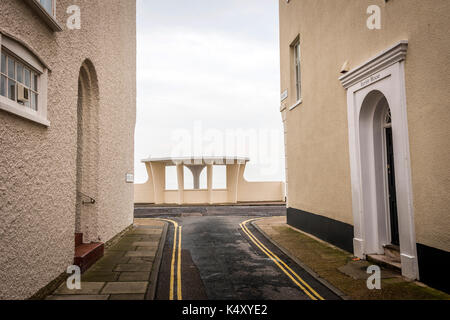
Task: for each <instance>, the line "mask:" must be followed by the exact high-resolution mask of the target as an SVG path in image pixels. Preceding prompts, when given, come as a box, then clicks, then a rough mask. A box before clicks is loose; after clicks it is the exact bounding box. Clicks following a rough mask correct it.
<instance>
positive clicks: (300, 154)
mask: <svg viewBox="0 0 450 320" xmlns="http://www.w3.org/2000/svg"><path fill="white" fill-rule="evenodd" d="M371 5H377V6H378V7H379V8H380V14H381V15H380V16H381V29H374V30H371V29H369V28H368V27H367V23H366V22H367V20H368V18H369V16H370V15H371V14H368V13H367V10H368V8H369V6H371ZM279 8H280V42H281V91H282V93H283V94H282V98H281V99H282V102H281V110H280V111H281V112H282V115H283V122H284V125H285V143H286V168H287V169H286V170H287V201H288V208H289V209H288V221H289V223H290V224H292V225H294V226H297V227H299V228H301V229H303V230H305V231H307V232H310V233H314V234H315V235H317V236H319V237H321V238H322V239H325V240H327V241H329V242H332V243H334V244H336V245H338V246H340V247H341V248H344V249H346V250H349V251H353V250H354V249H355V248H357V249H358V254H361V253H362V254H363V256H365V254H366V253H367V252H364V251H360V250H364V249H363V248H361V247H358V245H359V244H358V243H357V242H358V241H359V239H357V238H358V237H359V236H356V233H357V232H359V231H357V230H356V229H359V226H357V225H359V224H360V223H359V221H356V220H355V219H357V218H358V217H359V215H360V214H361V212H362V211H364V209H362V208H360V207H359V205H360V204H361V203H359V201H362V200H361V199H359V198H358V196H359V195H360V194H359V193H358V192H359V190H358V185H357V182H358V173H355V176H354V177H353V178H352V165H353V159H356V158H357V157H356V156H355V150H354V149H353V146H352V144H350V142H349V141H351V140H352V132H354V129H355V128H353V127H349V123H352V121H351V117H352V116H353V115H352V113H349V110H350V109H349V108H350V107H349V106H351V107H354V105H353V103H356V102H357V100H353V98H354V97H353V96H351V95H350V94H349V93H351V90H354V91H355V89H354V88H353V89H352V88H348V87H346V84H345V79H341V80H342V81H340V77H341V76H342V74H341V73H340V71H341V68H342V67H343V66H344V63H345V62H346V61H347V66H344V68H345V69H346V71H350V74H351V75H350V76H348V77H354V75H355V74H357V72H358V70H356V72H355V71H354V72H351V70H352V69H353V70H355V68H356V67H358V66H363V68H366V69H370V68H373V69H374V70H377V72H381V74H383V72H387V71H386V70H383V69H382V66H381V65H378V66H377V65H374V62H373V60H371V59H372V58H373V57H377V56H378V57H381V58H384V57H385V56H387V55H388V53H386V51H387V50H388V49H390V48H393V47H394V48H395V50H397V51H398V56H397V57H396V59H398V61H395V64H392V66H391V67H390V68H391V69H392V68H394V69H395V70H396V71H394V72H395V75H398V77H397V76H393V75H392V74H391V78H392V79H394V78H395V79H397V78H398V83H403V88H402V87H400V86H399V87H398V88H394V85H392V84H390V85H389V83H388V82H386V83H388V86H387V88H388V90H393V89H395V90H397V91H398V93H399V96H402V95H403V96H404V97H401V98H402V99H401V100H402V101H404V102H405V104H404V108H403V111H405V112H404V114H402V116H403V115H404V119H407V120H406V121H405V122H404V123H402V125H403V128H401V130H402V131H403V132H405V131H406V132H409V135H407V136H406V137H402V139H404V146H405V148H404V150H405V153H404V154H405V158H404V159H401V160H399V161H403V162H402V167H403V168H402V169H405V170H404V171H405V172H406V173H408V172H410V181H409V182H410V188H409V189H408V190H407V194H406V195H405V194H402V195H401V196H405V197H408V201H410V202H408V203H406V208H405V209H404V211H405V212H408V214H411V216H410V217H407V219H409V220H408V221H409V222H410V224H411V226H408V228H410V230H411V235H410V237H409V238H408V239H409V241H410V242H411V243H408V244H406V245H407V246H410V249H411V252H410V253H409V254H405V255H404V256H402V268H403V262H404V261H403V258H405V259H407V258H408V259H411V261H413V262H412V263H411V268H410V273H409V274H408V275H409V276H411V277H412V278H420V279H421V280H422V281H424V282H427V283H430V284H431V285H434V286H436V287H439V288H441V289H444V290H447V291H448V290H449V282H448V277H447V276H446V275H445V272H446V270H448V268H449V250H450V219H449V218H450V217H449V209H448V208H449V207H450V196H449V190H450V170H449V163H450V130H449V126H450V116H449V110H448V101H449V100H450V91H449V90H448V88H449V85H450V59H449V55H448V52H450V38H449V37H448V23H449V21H450V2H449V1H447V0H434V1H420V0H393V1H385V0H370V1H369V0H333V1H330V0H291V1H286V0H280V1H279ZM297 40H298V41H299V42H300V48H301V49H300V50H301V54H300V61H301V85H302V90H301V92H302V99H301V102H298V101H297V99H296V96H295V90H296V89H295V74H294V66H293V65H294V61H293V60H294V55H293V47H292V46H293V45H294V44H295V42H296V41H297ZM370 63H372V65H371V64H370ZM388 77H389V75H388ZM360 80H361V81H364V80H365V79H364V78H362V79H360ZM370 81H372V80H370ZM383 81H384V80H383ZM383 81H380V82H377V83H375V82H376V81H374V84H373V85H374V86H376V85H380V86H381V85H382V83H383ZM386 81H389V80H386ZM396 81H397V80H396ZM357 85H359V83H357ZM363 85H366V84H364V82H361V86H363ZM389 88H390V89H389ZM286 90H287V97H286ZM348 94H349V96H348ZM355 99H356V98H355ZM348 102H349V103H348ZM390 107H391V109H393V110H394V109H395V108H400V106H398V105H391V106H390ZM396 112H397V111H396ZM399 118H400V117H398V115H394V114H393V121H394V123H393V126H395V125H396V124H395V121H399ZM349 135H350V137H349ZM353 138H354V137H353ZM397 138H398V136H397ZM397 138H396V137H394V144H395V143H396V141H398V140H400V139H397ZM408 148H409V150H408ZM406 151H409V152H406ZM396 161H397V160H396ZM355 168H356V167H355ZM396 170H397V169H396ZM409 182H408V181H406V182H405V184H403V185H401V186H400V187H402V188H403V187H406V186H409V184H408V183H409ZM352 193H353V198H352ZM363 200H364V199H363ZM357 208H359V209H361V210H360V211H361V212H355V209H357ZM359 209H358V210H359ZM400 211H401V210H400ZM401 214H403V213H402V212H400V213H399V219H403V218H405V217H400V215H401ZM367 225H368V226H369V227H370V223H367V222H366V227H367ZM403 228H404V229H405V228H406V227H403ZM400 229H402V228H400ZM400 233H402V230H400ZM414 239H415V242H414V241H413V240H414ZM412 242H414V243H412ZM403 245H405V241H404V242H403ZM400 246H402V243H401V244H400ZM416 246H417V248H416ZM355 254H357V253H356V252H355ZM415 268H418V271H417V269H415ZM445 279H447V280H445Z"/></svg>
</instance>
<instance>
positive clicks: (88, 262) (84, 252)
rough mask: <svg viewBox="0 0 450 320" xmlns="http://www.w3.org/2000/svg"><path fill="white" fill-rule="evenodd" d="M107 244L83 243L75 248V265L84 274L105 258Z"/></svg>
mask: <svg viewBox="0 0 450 320" xmlns="http://www.w3.org/2000/svg"><path fill="white" fill-rule="evenodd" d="M104 250H105V244H104V243H102V242H96V243H83V244H80V245H78V246H76V247H75V258H74V264H75V265H77V266H79V267H80V269H81V272H82V273H84V272H85V271H86V270H87V269H89V267H90V266H92V265H93V264H94V263H95V262H96V261H98V260H99V259H100V258H101V257H103V253H104Z"/></svg>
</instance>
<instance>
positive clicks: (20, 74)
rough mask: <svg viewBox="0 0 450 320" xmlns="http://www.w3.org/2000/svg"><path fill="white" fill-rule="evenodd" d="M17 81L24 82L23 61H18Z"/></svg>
mask: <svg viewBox="0 0 450 320" xmlns="http://www.w3.org/2000/svg"><path fill="white" fill-rule="evenodd" d="M17 81H19V82H20V83H23V65H22V64H21V63H17Z"/></svg>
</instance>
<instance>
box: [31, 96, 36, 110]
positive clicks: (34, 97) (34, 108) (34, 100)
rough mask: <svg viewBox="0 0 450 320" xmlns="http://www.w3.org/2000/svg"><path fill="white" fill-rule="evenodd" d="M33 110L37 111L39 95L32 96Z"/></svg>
mask: <svg viewBox="0 0 450 320" xmlns="http://www.w3.org/2000/svg"><path fill="white" fill-rule="evenodd" d="M31 108H32V109H33V110H37V94H36V93H34V92H33V93H32V94H31Z"/></svg>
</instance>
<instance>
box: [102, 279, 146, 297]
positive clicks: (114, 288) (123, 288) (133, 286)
mask: <svg viewBox="0 0 450 320" xmlns="http://www.w3.org/2000/svg"><path fill="white" fill-rule="evenodd" d="M147 286H148V282H147V281H141V282H108V283H106V285H105V287H104V288H103V290H102V294H119V293H141V294H145V292H146V291H147Z"/></svg>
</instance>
